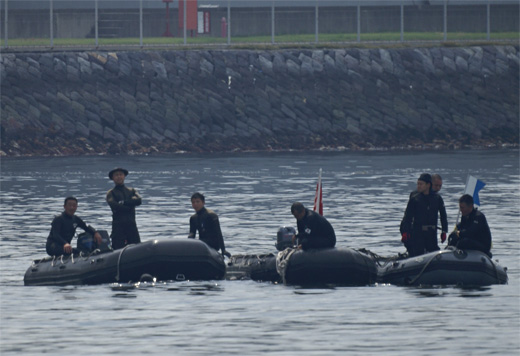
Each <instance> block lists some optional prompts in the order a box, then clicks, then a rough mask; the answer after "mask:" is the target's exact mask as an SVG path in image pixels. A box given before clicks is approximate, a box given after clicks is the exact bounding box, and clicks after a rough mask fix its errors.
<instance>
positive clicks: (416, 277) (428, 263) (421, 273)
mask: <svg viewBox="0 0 520 356" xmlns="http://www.w3.org/2000/svg"><path fill="white" fill-rule="evenodd" d="M443 253H444V252H442V251H439V252H438V253H437V254H435V255H433V256H432V258H430V260H429V261H428V262H426V264H425V265H424V267H423V268H422V270H421V272H419V274H418V275H417V276H415V278H414V279H412V280H411V281H410V282H408V283H407V284H408V285H412V284H414V283H415V282H417V280H418V279H419V278H421V277H422V275H423V273H424V271H425V270H426V268H428V266H429V265H430V263H432V261H433V260H434V259H436V258H439V256H440V255H442V254H443Z"/></svg>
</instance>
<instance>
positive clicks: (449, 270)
mask: <svg viewBox="0 0 520 356" xmlns="http://www.w3.org/2000/svg"><path fill="white" fill-rule="evenodd" d="M376 260H377V258H376ZM378 263H379V262H378ZM378 281H379V282H381V283H390V284H395V285H400V286H418V285H459V286H487V285H491V284H507V281H508V277H507V268H505V267H502V266H500V265H499V264H498V263H497V262H496V261H493V260H492V259H491V258H490V257H489V256H488V255H486V254H485V253H483V252H480V251H474V250H467V251H462V250H457V249H455V248H449V249H446V250H440V251H435V252H430V253H427V254H424V255H421V256H416V257H412V258H407V259H400V260H390V261H386V262H384V263H382V264H380V265H379V273H378Z"/></svg>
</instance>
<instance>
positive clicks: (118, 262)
mask: <svg viewBox="0 0 520 356" xmlns="http://www.w3.org/2000/svg"><path fill="white" fill-rule="evenodd" d="M130 246H132V244H130V245H126V246H125V247H123V248H122V249H121V252H120V253H119V257H118V258H117V273H116V282H119V265H120V263H121V256H123V252H124V251H125V250H126V249H127V248H128V247H130Z"/></svg>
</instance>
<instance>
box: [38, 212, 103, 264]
mask: <svg viewBox="0 0 520 356" xmlns="http://www.w3.org/2000/svg"><path fill="white" fill-rule="evenodd" d="M51 226H52V227H51V232H50V233H49V237H47V243H46V245H45V249H46V250H47V253H48V254H49V256H59V255H63V254H64V252H63V246H65V244H70V242H71V241H72V238H73V237H74V234H75V233H76V228H78V227H80V228H82V229H83V230H85V231H87V232H89V233H91V234H92V235H94V234H95V233H96V230H95V229H94V228H93V227H91V226H87V224H85V223H84V222H83V220H81V218H80V217H78V216H76V215H73V216H70V215H68V214H66V213H65V212H63V213H61V215H57V216H56V217H54V220H52V224H51Z"/></svg>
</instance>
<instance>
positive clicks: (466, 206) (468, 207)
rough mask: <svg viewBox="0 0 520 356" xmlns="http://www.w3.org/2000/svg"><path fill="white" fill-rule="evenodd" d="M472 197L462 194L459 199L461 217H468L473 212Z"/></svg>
mask: <svg viewBox="0 0 520 356" xmlns="http://www.w3.org/2000/svg"><path fill="white" fill-rule="evenodd" d="M473 204H474V201H473V197H472V196H471V195H469V194H464V195H463V196H461V197H460V198H459V209H460V213H461V214H462V216H468V215H469V214H471V212H472V211H473Z"/></svg>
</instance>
